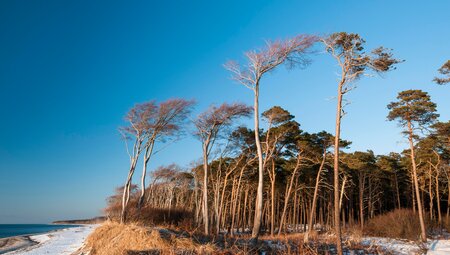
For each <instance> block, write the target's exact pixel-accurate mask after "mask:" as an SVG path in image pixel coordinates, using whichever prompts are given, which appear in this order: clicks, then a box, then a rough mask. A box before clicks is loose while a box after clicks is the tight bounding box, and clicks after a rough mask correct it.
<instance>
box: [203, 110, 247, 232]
mask: <svg viewBox="0 0 450 255" xmlns="http://www.w3.org/2000/svg"><path fill="white" fill-rule="evenodd" d="M251 111H252V110H251V108H250V107H248V106H246V105H244V104H239V103H235V104H226V103H224V104H222V105H221V106H219V107H216V106H211V107H210V108H209V109H208V110H206V111H205V112H203V113H202V114H200V115H199V116H198V117H197V119H196V120H194V124H195V126H196V128H197V131H196V133H195V135H196V136H197V137H199V139H200V140H201V142H202V151H203V224H204V228H205V229H204V233H205V234H206V235H209V234H210V229H209V216H208V210H209V209H208V166H209V165H208V164H209V158H208V157H209V155H210V152H211V149H212V148H213V146H214V143H215V141H216V139H218V138H219V134H220V132H221V131H222V130H223V129H224V128H225V127H227V126H230V125H232V124H233V121H234V120H236V119H238V118H240V117H245V116H249V115H250V114H251Z"/></svg>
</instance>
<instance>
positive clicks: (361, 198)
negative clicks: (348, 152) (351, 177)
mask: <svg viewBox="0 0 450 255" xmlns="http://www.w3.org/2000/svg"><path fill="white" fill-rule="evenodd" d="M364 183H365V175H364V174H363V173H359V185H358V186H359V222H360V224H361V229H363V228H364Z"/></svg>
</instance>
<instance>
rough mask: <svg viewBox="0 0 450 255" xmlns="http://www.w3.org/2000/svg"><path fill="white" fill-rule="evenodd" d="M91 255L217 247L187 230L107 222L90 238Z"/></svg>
mask: <svg viewBox="0 0 450 255" xmlns="http://www.w3.org/2000/svg"><path fill="white" fill-rule="evenodd" d="M85 250H86V251H89V252H90V253H89V254H91V255H126V254H162V255H163V254H186V255H187V254H214V251H216V250H217V247H215V246H214V245H212V244H210V243H206V244H202V243H200V242H198V241H197V240H195V239H194V238H192V237H190V236H188V235H187V234H184V235H183V234H177V233H175V232H173V231H170V230H167V229H159V228H147V227H142V226H139V225H137V224H131V223H130V224H120V223H116V222H111V221H108V222H105V223H103V224H102V225H101V226H99V227H98V228H96V229H95V231H94V232H93V233H92V234H91V235H89V237H88V238H87V240H86V246H85Z"/></svg>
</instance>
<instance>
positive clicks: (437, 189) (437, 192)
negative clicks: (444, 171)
mask: <svg viewBox="0 0 450 255" xmlns="http://www.w3.org/2000/svg"><path fill="white" fill-rule="evenodd" d="M436 170H437V168H436ZM435 182H436V183H435V185H436V202H437V210H438V222H439V225H441V223H442V214H441V197H440V196H439V172H437V173H436V177H435Z"/></svg>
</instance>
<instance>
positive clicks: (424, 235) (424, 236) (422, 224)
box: [408, 121, 427, 242]
mask: <svg viewBox="0 0 450 255" xmlns="http://www.w3.org/2000/svg"><path fill="white" fill-rule="evenodd" d="M408 131H409V139H408V140H409V147H410V149H411V162H412V170H413V178H414V186H415V190H416V200H417V211H418V212H419V221H420V229H421V240H422V242H426V241H427V232H426V229H425V221H424V219H423V208H422V201H421V200H422V199H421V197H420V190H419V181H418V180H417V168H416V167H417V166H416V159H415V155H414V143H413V130H412V126H411V121H408Z"/></svg>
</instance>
